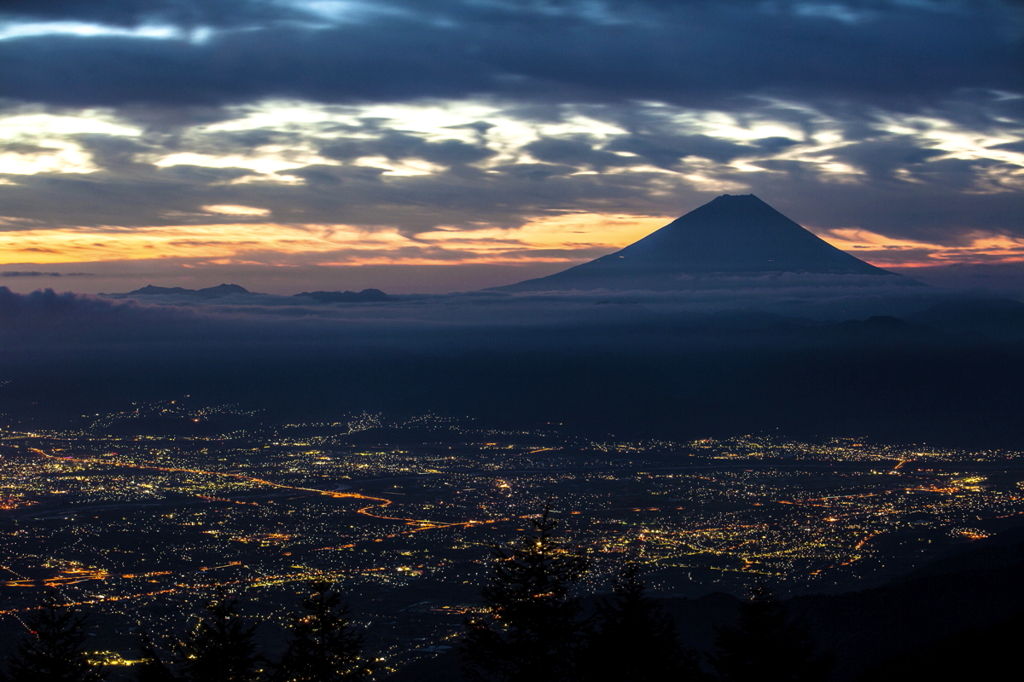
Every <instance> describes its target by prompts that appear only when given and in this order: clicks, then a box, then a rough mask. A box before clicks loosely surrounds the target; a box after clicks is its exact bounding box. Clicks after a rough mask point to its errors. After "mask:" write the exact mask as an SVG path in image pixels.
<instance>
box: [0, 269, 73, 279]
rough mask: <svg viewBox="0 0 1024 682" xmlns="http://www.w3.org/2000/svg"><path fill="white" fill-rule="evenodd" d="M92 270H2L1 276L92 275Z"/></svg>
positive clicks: (0, 271)
mask: <svg viewBox="0 0 1024 682" xmlns="http://www.w3.org/2000/svg"><path fill="white" fill-rule="evenodd" d="M92 276H93V273H91V272H40V271H38V270H0V277H92Z"/></svg>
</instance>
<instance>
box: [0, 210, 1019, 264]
mask: <svg viewBox="0 0 1024 682" xmlns="http://www.w3.org/2000/svg"><path fill="white" fill-rule="evenodd" d="M208 208H210V209H215V210H217V211H219V212H220V215H224V216H226V215H244V214H246V213H249V212H253V213H254V212H255V211H256V210H258V209H249V208H248V207H244V206H233V205H232V206H229V205H224V206H211V207H208ZM671 220H672V218H671V217H668V216H632V215H625V214H600V213H565V214H559V215H552V216H540V217H536V218H533V219H531V220H528V221H527V222H525V223H524V224H523V225H521V226H520V227H516V228H506V227H495V226H490V225H482V226H480V227H477V228H473V229H457V228H450V227H438V228H435V229H433V230H429V231H426V232H421V233H418V234H404V233H402V232H400V231H398V230H397V229H396V228H394V227H384V226H382V227H379V228H377V229H361V228H357V227H353V226H350V225H284V224H279V223H273V222H235V223H221V224H205V225H171V226H161V227H140V228H111V227H101V228H73V227H60V228H54V229H31V230H12V231H8V232H0V265H15V264H33V265H37V264H38V265H56V264H73V263H104V262H105V263H110V262H120V261H141V260H168V259H180V260H188V261H190V262H191V264H192V266H195V267H202V266H216V265H256V266H322V267H346V266H364V265H365V266H371V265H373V266H381V265H384V266H437V265H450V266H456V265H527V264H541V263H565V264H567V265H568V264H573V263H576V262H580V261H584V260H589V259H591V258H594V257H596V256H597V255H600V254H599V253H595V252H599V251H601V250H604V251H612V250H614V249H618V248H622V247H624V246H627V245H629V244H631V243H633V242H635V241H637V240H638V239H641V238H643V237H644V236H646V235H648V234H650V233H651V232H653V231H655V230H657V229H658V228H660V227H662V226H664V225H666V224H667V223H669V222H671ZM817 234H818V235H819V236H820V237H821V238H822V239H824V240H825V241H827V242H829V243H830V244H832V245H833V246H835V247H837V248H839V249H842V250H843V251H846V252H848V253H851V254H853V255H855V256H857V257H858V258H861V259H862V260H865V261H868V262H869V263H873V264H875V265H878V266H880V267H907V268H912V267H928V266H936V265H949V264H953V263H1007V262H1022V261H1024V239H1015V238H1013V237H1009V236H1005V235H996V234H986V233H975V234H974V235H971V237H970V241H969V242H967V243H966V244H962V245H959V246H943V245H939V244H931V243H927V242H918V241H912V240H906V239H894V238H890V237H886V236H884V235H880V234H877V233H874V232H871V231H868V230H864V229H860V228H835V229H831V230H817Z"/></svg>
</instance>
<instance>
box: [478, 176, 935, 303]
mask: <svg viewBox="0 0 1024 682" xmlns="http://www.w3.org/2000/svg"><path fill="white" fill-rule="evenodd" d="M782 275H831V276H840V277H841V278H842V279H844V280H849V279H851V277H850V276H866V277H867V278H868V280H867V281H866V282H865V284H881V283H886V284H916V282H913V281H912V280H910V279H907V278H905V277H902V276H900V275H896V274H893V273H891V272H888V271H886V270H882V269H881V268H876V267H875V266H873V265H869V264H868V263H865V262H864V261H862V260H859V259H857V258H855V257H854V256H851V255H850V254H848V253H846V252H844V251H840V250H839V249H837V248H835V247H834V246H832V245H831V244H829V243H827V242H825V241H823V240H822V239H819V238H818V237H817V236H815V235H814V234H812V233H811V232H809V231H807V230H805V229H804V228H802V227H800V226H799V225H797V224H796V223H795V222H793V221H792V220H790V219H789V218H787V217H786V216H784V215H782V214H781V213H779V212H778V211H776V210H775V209H774V208H772V207H771V206H769V205H768V204H766V203H765V202H763V201H761V200H760V199H758V198H757V197H756V196H754V195H753V194H746V195H739V196H733V195H729V194H724V195H722V196H720V197H718V198H717V199H714V200H712V201H710V202H708V203H706V204H704V205H703V206H701V207H699V208H697V209H694V210H693V211H690V212H689V213H687V214H686V215H684V216H683V217H681V218H679V219H678V220H675V221H673V222H671V223H669V224H668V225H666V226H665V227H663V228H661V229H660V230H658V231H657V232H654V233H653V234H650V235H648V236H647V237H644V238H643V239H641V240H640V241H638V242H636V243H635V244H631V245H630V246H627V247H626V248H624V249H622V250H621V251H616V252H615V253H612V254H609V255H607V256H603V257H601V258H598V259H597V260H593V261H590V262H589V263H584V264H583V265H577V266H576V267H574V268H569V269H568V270H564V271H562V272H559V273H556V274H554V275H550V276H548V277H541V278H539V279H531V280H526V281H524V282H519V283H518V284H512V285H509V286H505V287H497V288H496V289H495V291H504V292H509V293H516V292H525V291H570V290H579V291H591V290H597V289H607V290H619V291H621V290H654V291H666V290H680V289H682V290H685V289H699V288H708V287H714V288H728V287H730V286H751V285H754V286H779V285H783V286H786V285H790V286H791V285H793V284H794V283H796V284H799V282H794V281H793V279H792V278H791V277H790V278H786V277H781V278H780V276H782ZM737 278H738V279H740V280H750V278H759V279H760V281H758V282H749V281H741V282H737V281H736V279H737ZM815 283H816V284H818V283H820V279H816V280H815Z"/></svg>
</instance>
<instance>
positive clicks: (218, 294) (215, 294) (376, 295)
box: [100, 284, 391, 303]
mask: <svg viewBox="0 0 1024 682" xmlns="http://www.w3.org/2000/svg"><path fill="white" fill-rule="evenodd" d="M100 295H101V296H107V297H110V298H132V297H134V296H173V297H177V298H179V299H180V298H186V299H214V298H224V297H226V296H249V297H262V298H264V299H265V298H267V296H268V294H260V293H256V292H254V291H249V290H248V289H246V288H245V287H242V286H239V285H237V284H218V285H217V286H215V287H206V288H205V289H186V288H184V287H158V286H154V285H152V284H147V285H146V286H144V287H142V288H141V289H136V290H134V291H129V292H128V293H126V294H100ZM289 298H293V299H296V298H297V299H309V300H310V301H315V302H317V303H367V302H378V301H387V300H390V299H391V297H390V296H388V295H387V294H385V293H384V292H383V291H381V290H380V289H363V290H362V291H303V292H302V293H301V294H295V295H294V296H290V297H289Z"/></svg>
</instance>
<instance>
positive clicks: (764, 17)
mask: <svg viewBox="0 0 1024 682" xmlns="http://www.w3.org/2000/svg"><path fill="white" fill-rule="evenodd" d="M319 5H320V7H321V9H322V8H323V7H324V6H328V8H329V7H330V6H331V5H332V3H319ZM4 9H5V12H4V13H5V14H6V15H7V17H8V19H11V20H15V19H19V18H21V19H25V20H33V21H39V20H65V21H66V20H79V21H88V22H101V23H107V24H111V25H116V26H121V27H133V26H139V25H142V24H145V23H154V22H160V23H166V24H170V25H173V26H177V27H180V28H182V30H192V29H193V28H194V27H196V26H208V27H210V28H211V29H212V31H213V32H212V33H211V34H209V35H208V36H204V37H202V38H201V39H197V38H195V37H194V35H193V37H192V38H191V39H188V37H187V36H184V37H182V38H181V39H163V40H154V39H140V38H135V37H129V36H109V37H104V36H92V37H88V38H69V37H68V36H52V35H51V36H46V35H38V36H33V37H22V38H17V39H8V40H5V41H3V42H0V61H2V62H3V63H4V64H5V68H4V69H3V70H2V72H0V92H3V93H4V95H5V96H7V97H12V98H15V99H21V100H27V101H40V102H49V103H53V104H63V105H74V106H82V105H108V106H110V105H124V104H128V103H139V102H144V103H150V104H160V105H196V104H202V105H220V104H224V103H231V102H236V103H237V102H245V101H250V100H253V99H259V98H265V97H297V98H305V99H311V100H318V101H325V102H359V101H367V100H374V101H384V100H387V101H402V100H407V99H410V98H417V97H445V98H458V97H465V96H468V95H478V94H482V93H491V94H502V95H507V96H515V97H517V98H523V97H527V98H532V99H535V100H540V101H545V100H546V101H566V100H571V101H591V102H613V101H623V100H629V99H657V100H662V101H667V102H675V103H684V104H689V105H694V104H707V103H710V102H714V103H716V104H718V105H721V103H723V102H725V101H728V100H730V99H731V98H736V97H745V96H748V95H750V94H752V93H789V94H791V95H801V96H813V97H815V98H825V99H835V98H840V99H843V98H846V99H857V100H862V101H865V100H867V101H876V102H888V103H894V102H901V103H904V104H919V103H920V102H922V101H932V100H935V99H936V98H938V97H942V96H945V95H946V94H948V93H949V92H951V91H954V90H957V89H962V88H988V89H1000V90H1007V91H1020V90H1021V89H1022V88H1021V83H1022V79H1024V73H1022V70H1021V58H1022V52H1021V41H1020V38H1021V30H1022V20H1021V14H1020V7H1019V6H1018V5H1017V4H1016V3H1010V2H1002V3H1000V2H993V3H973V2H934V3H928V2H925V3H901V2H895V1H893V2H882V1H877V2H851V3H827V4H826V3H813V2H774V3H765V2H753V1H747V0H731V1H726V2H723V1H722V0H715V1H714V2H705V1H700V0H693V1H690V2H678V3H664V2H642V1H639V0H638V1H634V2H608V3H575V2H565V3H560V2H548V3H532V2H486V3H481V2H444V3H430V4H429V5H426V6H424V5H423V3H409V4H405V3H401V2H375V3H373V4H366V5H360V4H356V3H344V4H343V3H338V4H337V5H336V6H335V7H334V10H335V11H334V12H333V13H332V12H331V11H327V12H326V14H325V13H324V12H323V11H320V12H318V11H316V7H315V5H314V4H312V3H309V4H303V3H285V2H280V3H262V2H240V1H238V0H234V1H232V0H220V1H210V2H192V3H189V2H181V3H179V2H173V3H172V2H159V3H141V2H110V1H109V0H108V1H107V2H97V3H16V4H11V3H6V4H5V6H4ZM189 35H192V34H189Z"/></svg>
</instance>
